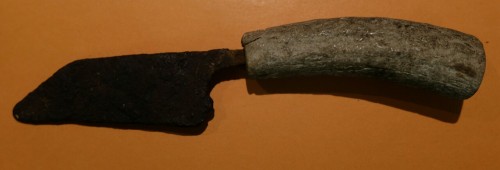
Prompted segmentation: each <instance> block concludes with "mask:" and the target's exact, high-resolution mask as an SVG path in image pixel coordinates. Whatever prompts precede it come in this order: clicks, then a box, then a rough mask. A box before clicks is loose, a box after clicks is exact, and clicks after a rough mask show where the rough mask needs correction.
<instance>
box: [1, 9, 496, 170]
mask: <svg viewBox="0 0 500 170" xmlns="http://www.w3.org/2000/svg"><path fill="white" fill-rule="evenodd" d="M499 2H500V1H496V0H477V1H476V0H468V1H466V0H441V1H438V0H422V1H417V0H411V1H401V0H382V1H372V0H354V1H351V0H321V1H320V0H317V1H315V0H213V1H205V0H177V1H173V0H172V1H162V0H149V1H133V0H114V1H111V0H85V1H82V0H43V1H41V0H32V1H30V0H2V1H1V2H0V169H94V168H97V169H143V168H144V169H310V168H312V169H332V168H336V169H368V168H369V169H372V168H374V169H386V168H391V169H395V168H397V169H499V168H500V161H498V160H500V107H499V106H500V102H499V97H500V91H499V90H498V88H499V87H500V79H499V78H500V76H499V74H500V73H499V71H498V68H499V67H500V61H499V60H500V59H498V56H499V55H500V48H499V45H498V44H499V43H500V34H499V33H498V32H499V30H500V20H499V17H500V15H499V13H498V12H497V11H498V10H500V9H499V8H500V3H499ZM342 16H381V17H392V18H400V19H408V20H413V21H419V22H426V23H431V24H434V25H439V26H444V27H449V28H453V29H456V30H460V31H462V32H465V33H469V34H472V35H475V36H477V37H478V38H479V39H480V40H481V41H482V42H483V44H484V47H485V50H486V56H487V69H486V74H485V77H484V80H483V84H482V85H481V88H480V89H479V91H478V92H477V93H476V95H475V96H473V97H472V98H470V99H468V100H465V101H464V102H463V103H460V102H458V103H457V102H456V101H449V100H446V99H441V98H439V97H435V96H432V95H427V94H425V93H420V92H414V91H413V90H408V89H404V88H403V89H400V88H398V87H391V86H390V85H389V87H390V88H387V87H385V85H384V83H378V82H374V83H373V86H372V85H369V84H368V85H367V84H366V83H367V82H364V81H363V80H343V79H338V80H337V79H335V78H310V79H308V78H305V79H287V80H282V81H281V80H280V81H255V80H251V79H245V78H243V77H241V75H239V76H236V78H235V77H234V76H233V78H234V79H232V80H228V81H223V82H221V83H219V84H218V85H217V86H215V88H214V89H213V91H212V93H211V96H212V97H213V99H214V102H215V104H214V107H215V117H214V119H213V120H212V121H210V122H209V124H208V126H207V127H206V129H205V130H204V132H202V133H200V134H198V135H178V134H175V133H171V130H169V129H167V130H161V128H153V129H152V130H151V129H150V130H144V129H141V128H112V127H94V126H82V125H74V124H70V125H38V126H35V125H29V124H22V123H18V122H16V121H15V120H14V118H13V117H12V115H11V114H12V108H13V106H14V105H15V104H16V102H18V101H19V100H21V99H22V98H23V97H24V96H25V95H26V94H27V93H29V92H30V91H31V90H33V89H34V88H36V87H37V86H38V85H39V84H40V83H41V82H43V81H44V80H46V79H47V78H48V77H49V76H50V75H51V74H52V73H54V72H55V71H56V70H57V69H58V68H60V67H62V66H63V65H65V64H67V63H69V62H71V61H73V60H76V59H82V58H93V57H104V56H114V55H124V54H135V53H157V52H174V51H193V50H209V49H215V48H232V49H237V48H241V45H240V38H241V35H242V34H243V33H244V32H246V31H252V30H255V29H261V28H266V27H269V26H275V25H280V24H286V23H291V22H297V21H304V20H309V19H315V18H332V17H342ZM238 72H242V71H241V70H240V71H236V73H234V74H244V73H238ZM337 82H338V83H337ZM360 83H361V84H364V85H359V84H360ZM368 83H370V84H372V83H371V82H368ZM281 87H283V88H281ZM391 89H394V90H391Z"/></svg>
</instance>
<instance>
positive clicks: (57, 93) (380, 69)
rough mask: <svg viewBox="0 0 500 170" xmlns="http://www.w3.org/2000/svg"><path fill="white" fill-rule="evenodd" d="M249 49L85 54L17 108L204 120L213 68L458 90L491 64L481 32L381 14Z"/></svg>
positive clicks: (40, 115)
mask: <svg viewBox="0 0 500 170" xmlns="http://www.w3.org/2000/svg"><path fill="white" fill-rule="evenodd" d="M241 43H242V46H243V49H242V50H229V49H215V50H210V51H198V52H172V53H159V54H137V55H126V56H116V57H105V58H94V59H82V60H77V61H74V62H71V63H69V64H68V65H66V66H64V67H62V68H61V69H59V70H58V71H57V72H56V73H54V74H53V75H52V76H51V77H50V78H48V79H47V80H46V81H45V82H43V83H42V84H40V85H39V86H38V87H37V88H36V89H35V90H34V91H32V92H30V93H29V94H28V95H27V96H26V97H25V98H24V99H22V100H21V101H20V102H19V103H17V104H16V106H15V107H14V109H13V116H14V118H15V119H16V120H18V121H20V122H24V123H32V124H44V123H75V122H76V123H79V122H80V123H125V124H160V125H172V126H196V125H199V124H202V123H206V122H207V121H209V120H210V119H211V118H212V117H213V114H214V109H213V105H212V104H213V101H212V99H211V98H210V91H211V88H210V85H209V82H210V80H211V78H212V75H213V74H214V72H216V71H218V70H221V69H224V68H229V67H234V66H239V65H246V69H247V72H248V76H249V77H251V78H254V79H275V78H284V77H293V76H312V75H331V76H356V77H373V78H378V79H383V80H387V81H391V82H394V83H398V84H401V85H405V86H411V87H417V88H421V89H425V90H428V91H430V92H434V93H436V94H439V95H443V96H446V97H449V98H453V99H459V100H463V99H467V98H470V97H471V96H472V95H474V94H475V93H476V91H477V90H478V88H479V86H480V84H481V81H482V78H483V74H484V71H485V65H486V58H485V52H484V48H483V45H482V43H481V41H479V40H478V39H477V38H476V37H474V36H472V35H468V34H465V33H462V32H459V31H455V30H452V29H448V28H443V27H438V26H434V25H430V24H425V23H418V22H412V21H406V20H399V19H390V18H378V17H370V18H364V17H345V18H331V19H317V20H311V21H305V22H299V23H292V24H287V25H281V26H276V27H271V28H267V29H263V30H257V31H252V32H247V33H245V34H244V35H243V37H242V41H241Z"/></svg>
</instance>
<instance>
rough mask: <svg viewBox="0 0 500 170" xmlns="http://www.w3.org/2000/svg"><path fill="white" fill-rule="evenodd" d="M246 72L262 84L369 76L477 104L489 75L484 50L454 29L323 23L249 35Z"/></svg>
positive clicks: (384, 21)
mask: <svg viewBox="0 0 500 170" xmlns="http://www.w3.org/2000/svg"><path fill="white" fill-rule="evenodd" d="M242 44H243V46H244V47H245V53H246V55H247V69H248V74H249V76H251V77H254V78H257V79H266V78H280V77H290V76H307V75H320V74H323V75H336V76H368V77H377V78H382V79H388V80H391V81H395V82H399V83H402V84H404V85H408V86H415V87H419V88H425V89H428V90H431V91H434V92H436V93H439V94H443V95H446V96H449V97H452V98H457V99H465V98H469V97H471V96H472V95H473V94H474V93H475V92H476V91H477V89H478V88H479V85H480V84H481V81H482V77H483V74H484V70H485V53H484V49H483V45H482V43H481V42H480V41H479V40H478V39H477V38H475V37H474V36H471V35H468V34H464V33H461V32H458V31H454V30H451V29H446V28H442V27H437V26H432V25H429V24H423V23H416V22H410V21H404V20H396V19H388V18H356V17H354V18H337V19H320V20H312V21H306V22H301V23H295V24H289V25H284V26H278V27H272V28H268V29H265V30H259V31H254V32H249V33H246V34H245V35H244V36H243V38H242Z"/></svg>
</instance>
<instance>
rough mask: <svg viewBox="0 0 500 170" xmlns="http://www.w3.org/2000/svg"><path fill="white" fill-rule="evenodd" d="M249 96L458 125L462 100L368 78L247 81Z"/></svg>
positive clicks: (299, 78)
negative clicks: (379, 108) (314, 98)
mask: <svg viewBox="0 0 500 170" xmlns="http://www.w3.org/2000/svg"><path fill="white" fill-rule="evenodd" d="M246 84H247V90H248V93H249V94H256V95H268V94H329V95H334V96H343V97H349V98H355V99H362V100H366V101H370V102H375V103H380V104H384V105H387V106H391V107H395V108H399V109H403V110H406V111H410V112H413V113H417V114H420V115H423V116H426V117H431V118H434V119H437V120H440V121H443V122H447V123H456V122H457V121H458V119H459V117H460V113H461V110H462V104H463V100H457V99H450V98H447V97H443V96H439V95H436V94H433V93H431V92H428V91H425V90H422V89H417V88H412V87H406V86H402V85H398V84H396V83H392V82H388V81H384V80H378V79H374V78H366V77H333V76H313V77H294V78H284V79H267V80H254V79H247V81H246Z"/></svg>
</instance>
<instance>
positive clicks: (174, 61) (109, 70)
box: [14, 49, 244, 126]
mask: <svg viewBox="0 0 500 170" xmlns="http://www.w3.org/2000/svg"><path fill="white" fill-rule="evenodd" d="M243 63H244V55H243V51H241V50H234V51H233V50H226V49H222V50H212V51H207V52H183V53H163V54H140V55H129V56H119V57H109V58H96V59H83V60H78V61H75V62H72V63H70V64H68V65H66V66H64V67H63V68H61V69H60V70H58V71H57V72H56V73H55V74H54V75H53V76H51V77H50V78H49V79H48V80H46V81H45V82H43V83H42V84H41V85H40V86H39V87H38V88H36V89H35V90H34V91H33V92H31V93H29V94H28V95H27V96H26V97H25V98H24V99H23V100H22V101H20V102H19V103H18V104H17V105H16V106H15V108H14V117H15V118H16V119H17V120H19V121H21V122H26V123H138V124H166V125H177V126H194V125H198V124H201V123H204V122H206V121H208V120H209V119H210V118H211V117H212V116H213V112H214V110H213V107H212V99H211V98H210V91H211V89H210V87H209V81H210V79H211V77H212V74H213V73H214V71H216V70H217V69H221V68H224V67H230V66H234V65H240V64H243Z"/></svg>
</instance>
